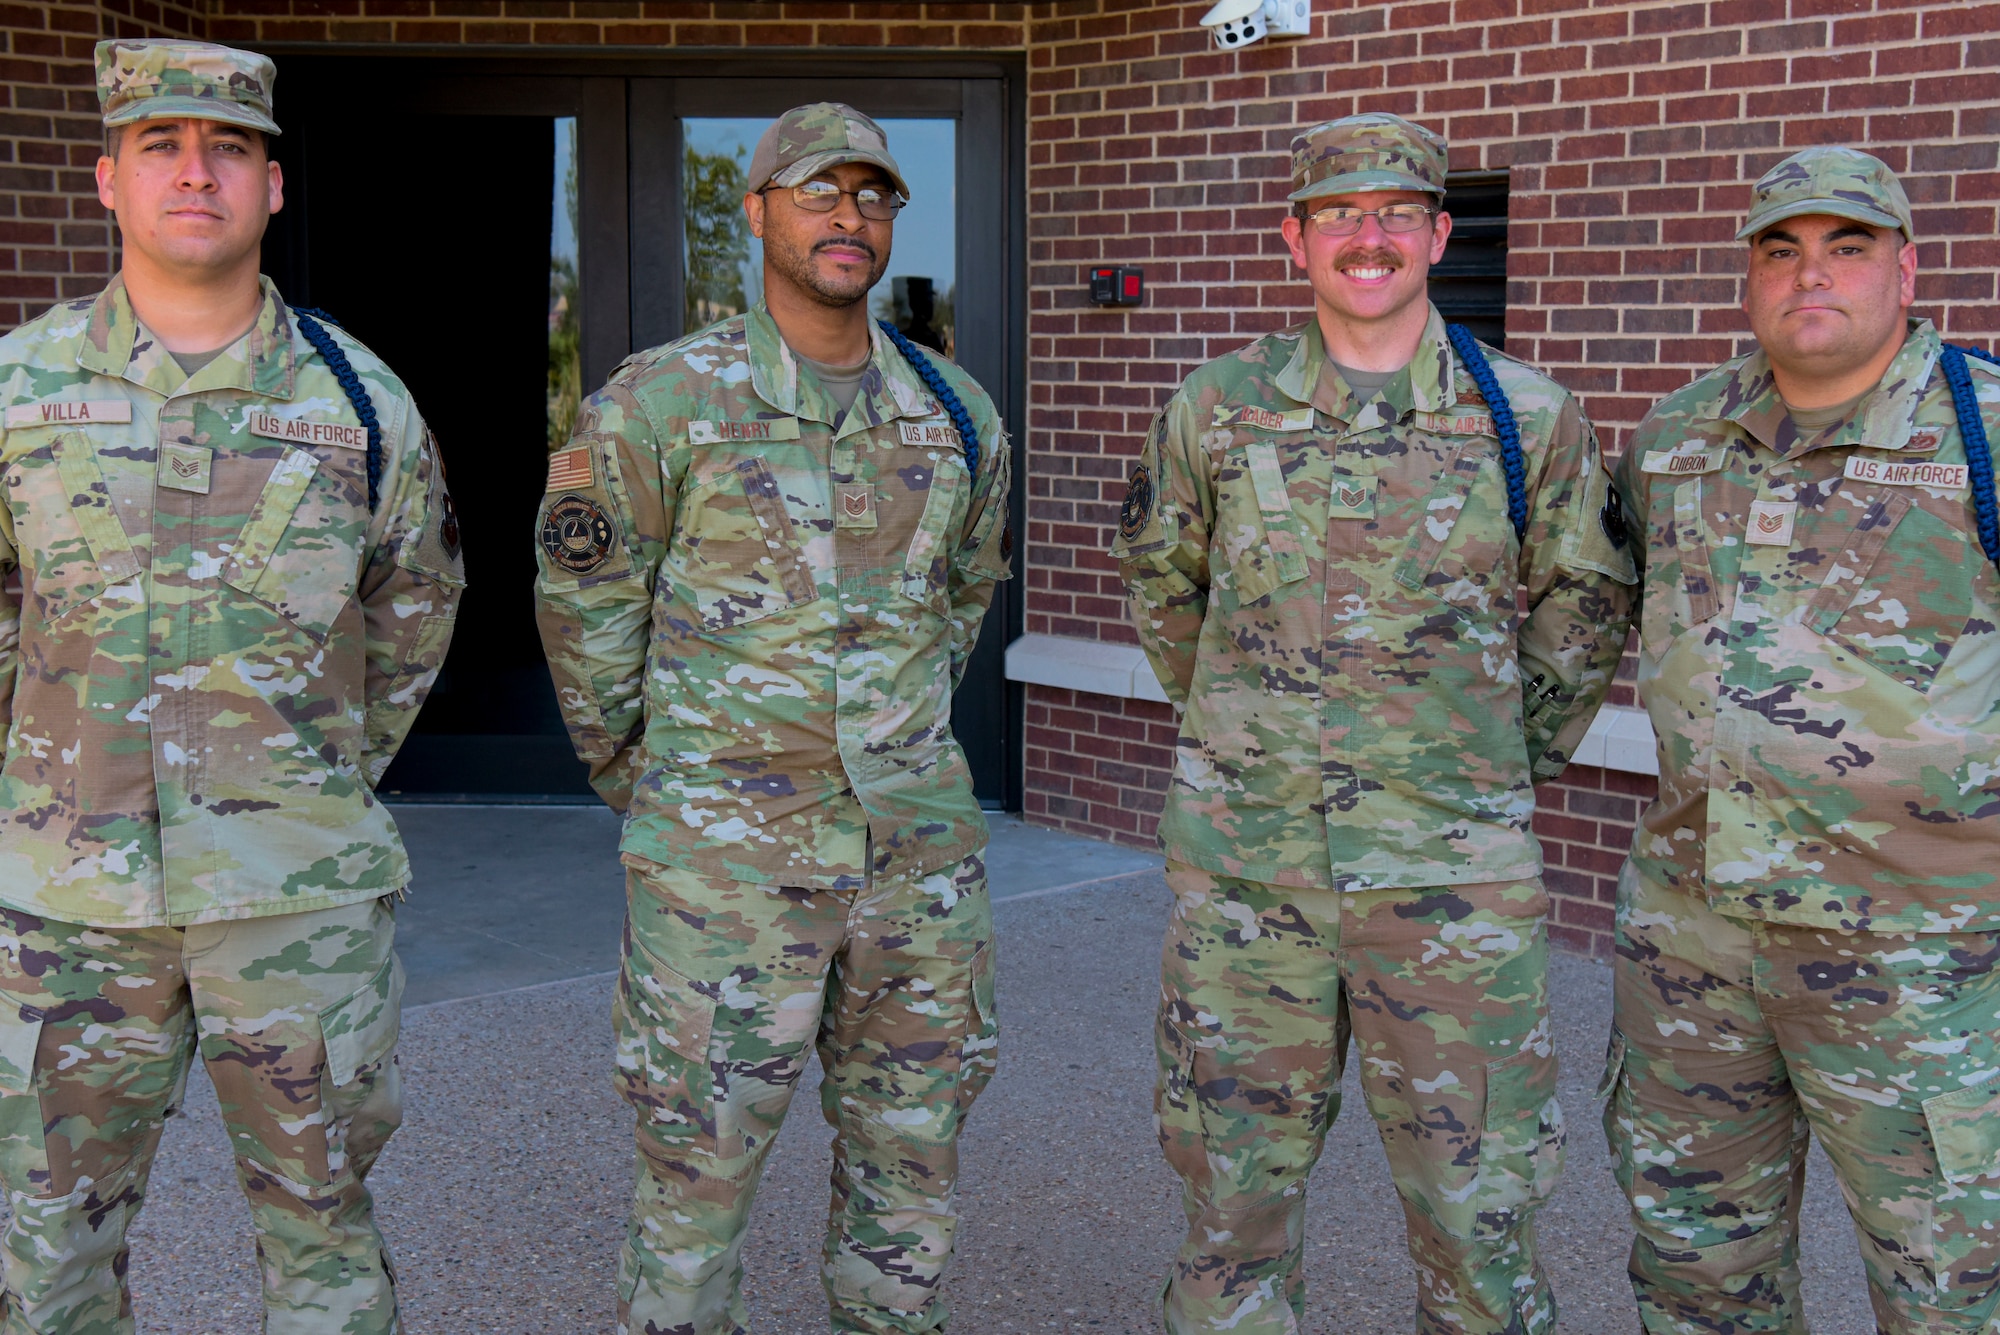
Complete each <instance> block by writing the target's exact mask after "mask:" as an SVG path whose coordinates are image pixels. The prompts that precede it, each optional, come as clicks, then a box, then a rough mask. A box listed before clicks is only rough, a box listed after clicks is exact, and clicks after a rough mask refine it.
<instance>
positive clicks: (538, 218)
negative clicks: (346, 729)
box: [264, 59, 629, 801]
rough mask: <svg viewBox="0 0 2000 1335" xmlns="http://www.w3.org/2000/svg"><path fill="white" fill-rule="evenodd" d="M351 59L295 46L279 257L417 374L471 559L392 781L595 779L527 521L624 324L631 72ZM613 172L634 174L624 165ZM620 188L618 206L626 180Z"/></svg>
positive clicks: (424, 791) (566, 792)
mask: <svg viewBox="0 0 2000 1335" xmlns="http://www.w3.org/2000/svg"><path fill="white" fill-rule="evenodd" d="M341 64H342V63H341V62H338V61H315V60H309V59H301V60H297V61H288V62H287V64H286V78H287V82H288V83H291V84H292V86H293V88H294V89H295V91H294V93H293V96H292V98H291V100H290V102H289V105H290V106H291V107H292V108H293V109H294V110H293V113H292V114H291V116H289V117H288V118H287V119H286V122H285V130H286V133H285V134H284V136H283V137H282V138H281V139H280V140H279V141H278V142H277V151H278V157H279V162H280V164H281V166H282V167H283V169H284V171H285V175H286V185H287V196H288V198H287V200H286V207H285V209H284V210H283V211H282V212H280V213H279V214H278V215H277V217H276V218H274V219H273V220H272V228H271V231H270V233H269V235H268V237H267V242H266V253H265V257H264V259H265V271H266V272H267V273H269V274H270V275H271V276H272V278H273V280H274V281H276V282H277V284H278V287H279V290H280V291H281V292H283V293H284V294H285V296H286V297H287V298H288V299H290V300H291V301H292V302H294V303H296V304H298V305H302V306H315V307H319V308H321V309H323V310H325V311H326V312H327V313H328V314H329V315H331V316H332V317H333V318H334V319H335V320H336V321H338V322H339V323H340V324H341V325H342V326H343V327H345V328H346V329H347V330H348V331H349V332H350V333H352V334H353V335H354V336H355V337H356V338H358V339H360V340H361V341H362V342H363V343H365V344H367V345H368V346H369V347H370V348H371V349H372V350H374V351H375V352H376V353H378V354H380V355H381V357H382V358H383V359H384V360H385V361H386V362H388V364H389V365H390V366H391V367H392V368H393V369H394V370H395V371H396V373H397V374H398V375H400V376H401V377H402V378H403V380H404V381H405V383H407V384H408V385H409V386H410V389H411V392H412V393H413V394H414V395H415V396H416V401H417V404H418V406H419V408H421V409H422V411H423V413H424V417H425V421H426V423H427V424H428V425H429V426H430V428H431V431H432V433H433V435H434V436H435V437H436V439H437V442H438V450H439V453H440V454H441V456H442V458H443V460H444V466H445V473H446V476H447V477H448V478H449V480H450V484H451V490H452V498H453V502H454V505H455V507H456V509H457V511H458V515H459V528H460V532H461V534H462V541H463V543H464V548H465V564H466V573H467V579H468V585H467V589H466V594H465V598H464V601H463V603H462V604H461V606H460V611H459V621H458V628H457V631H456V633H455V635H454V636H453V639H452V645H451V652H450V654H449V656H448V657H447V658H446V660H445V664H444V669H443V671H442V672H441V673H440V674H439V677H438V681H437V684H436V686H435V688H434V689H433V690H432V692H431V696H430V698H429V700H428V701H427V702H426V703H425V705H424V709H423V712H422V713H421V714H419V715H418V718H417V721H416V724H415V726H414V728H413V729H412V731H411V734H410V737H409V739H408V741H407V742H405V744H404V746H403V749H402V751H401V752H400V753H399V754H398V756H397V758H396V761H395V763H394V764H393V765H392V766H391V767H390V769H389V772H388V774H387V775H385V776H384V778H383V781H382V784H381V788H382V791H383V792H384V793H385V794H387V795H389V796H391V797H401V798H412V797H429V798H436V797H441V796H488V797H505V798H508V799H513V800H519V799H523V798H528V799H539V800H550V799H555V800H576V801H591V800H595V799H594V796H593V794H592V793H591V792H590V788H589V785H588V784H587V783H586V782H585V775H584V769H583V767H582V766H581V765H580V764H578V762H577V760H576V757H575V754H574V752H573V751H572V750H571V748H570V743H569V738H568V736H567V734H566V732H565V730H564V727H563V721H562V716H561V714H560V713H559V711H558V710H557V708H556V704H555V695H554V691H553V689H552V687H551V685H550V681H549V675H548V668H547V665H546V664H545V663H544V661H543V658H542V651H541V640H540V637H539V635H538V634H537V633H536V629H535V619H534V604H533V600H532V589H533V582H534V578H535V561H534V549H533V547H532V546H531V545H530V535H531V534H532V532H533V530H534V519H535V511H536V507H537V505H538V504H539V503H540V500H541V491H542V484H543V479H544V477H545V476H546V474H547V465H546V462H545V461H546V458H547V454H548V451H549V450H550V449H551V448H552V447H553V446H554V445H555V444H557V443H559V442H561V441H563V440H566V439H567V438H568V435H569V431H570V428H571V426H572V425H573V424H574V422H575V420H576V412H577V406H578V402H579V400H580V398H581V396H582V394H584V393H585V392H587V390H586V386H594V385H595V384H596V383H599V382H601V381H602V379H603V377H604V375H605V374H606V373H607V372H608V370H609V368H610V366H612V365H615V364H616V362H617V360H618V358H620V357H622V356H624V354H625V351H626V345H627V342H628V339H629V334H628V332H627V325H626V319H627V311H628V309H629V306H628V298H627V295H626V291H625V286H626V285H625V283H624V282H623V269H624V261H625V256H624V253H623V246H622V241H623V237H622V235H620V236H618V237H616V238H614V244H613V245H611V246H609V247H606V246H603V245H599V246H595V247H593V246H590V245H587V244H586V242H587V241H589V240H591V239H592V238H591V237H590V236H589V235H588V232H589V228H588V225H587V224H588V222H589V221H593V219H591V218H589V217H588V216H587V215H589V214H590V213H591V211H592V209H593V206H595V208H596V211H598V212H603V211H605V209H604V205H605V202H606V201H604V200H603V199H602V196H603V195H604V194H605V193H606V185H607V182H606V180H605V179H604V178H605V177H607V176H611V175H612V172H611V171H610V170H609V169H611V168H620V169H622V166H623V163H622V158H623V145H622V135H623V132H624V124H623V120H624V118H623V110H624V108H623V81H622V80H609V81H596V80H584V79H576V78H554V79H534V78H513V79H499V80H469V79H454V78H450V77H444V78H438V79H431V80H425V79H414V80H401V79H397V80H391V79H382V80H379V81H376V82H375V84H374V85H372V86H379V87H380V88H381V89H382V90H383V95H382V96H381V98H379V99H378V98H376V97H374V96H372V95H371V97H370V99H369V104H370V105H369V106H368V108H367V109H366V110H365V111H356V110H354V109H353V107H352V98H350V97H347V96H344V95H342V94H340V93H339V92H338V91H337V86H346V87H352V86H354V85H352V84H341V82H340V76H339V69H338V68H337V67H339V66H341ZM322 83H328V84H332V85H336V87H330V88H328V89H327V90H326V91H325V92H322V91H320V87H319V86H320V85H321V84H322ZM606 83H608V84H609V87H608V88H607V87H606V86H605V84H606ZM392 90H393V91H392ZM607 93H608V94H609V95H610V96H609V97H607V96H606V94H607ZM607 103H609V105H607ZM322 108H323V109H324V110H323V111H319V112H318V114H315V112H316V110H317V109H322ZM607 112H609V114H608V115H607V114H606V113H607ZM607 129H608V130H609V131H610V132H611V133H610V134H609V135H608V136H607V134H606V133H605V132H606V130H607ZM607 139H608V140H609V142H607ZM384 145H404V146H406V147H420V148H421V150H422V151H407V152H385V151H384ZM610 184H611V185H613V186H615V187H616V189H617V190H618V191H622V189H623V173H622V170H619V171H618V172H617V173H616V175H615V177H613V179H612V180H611V182H610ZM593 190H594V191H595V197H594V196H593ZM609 205H610V209H609V211H611V212H612V213H613V214H614V215H615V216H616V217H617V218H618V219H619V220H620V221H621V222H622V218H623V215H624V199H623V195H622V193H617V194H615V195H614V197H613V198H612V199H611V200H610V201H609ZM600 230H601V229H600ZM607 269H608V270H609V272H608V273H607V272H606V270H607ZM593 280H594V282H595V286H594V287H593V286H592V283H593Z"/></svg>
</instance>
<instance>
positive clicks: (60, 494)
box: [7, 434, 139, 625]
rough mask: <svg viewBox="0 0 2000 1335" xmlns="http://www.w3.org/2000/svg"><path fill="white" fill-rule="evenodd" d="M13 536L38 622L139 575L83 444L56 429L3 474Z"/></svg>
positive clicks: (51, 620) (101, 477)
mask: <svg viewBox="0 0 2000 1335" xmlns="http://www.w3.org/2000/svg"><path fill="white" fill-rule="evenodd" d="M7 483H8V490H9V491H10V492H11V493H12V494H11V496H10V500H11V501H12V504H13V509H14V534H15V538H16V540H17V545H18V546H19V548H20V550H21V554H22V557H23V559H24V564H25V565H27V566H28V568H29V571H30V573H31V580H30V583H29V585H28V591H29V593H30V594H31V596H32V597H33V598H34V599H35V600H36V602H37V603H38V604H39V605H40V611H41V616H42V621H43V623H44V624H45V625H54V624H56V623H57V622H59V621H61V620H63V619H64V618H65V617H67V616H68V615H69V614H70V613H72V612H74V611H75V610H76V609H77V608H79V607H82V606H84V605H86V604H88V603H89V602H91V601H92V600H93V599H95V598H97V597H99V596H100V595H102V594H103V592H104V590H105V589H106V588H108V587H110V586H111V585H113V584H118V583H121V582H123V581H125V580H129V579H132V578H134V577H135V576H137V575H138V574H139V559H138V557H137V555H136V554H135V553H134V552H133V550H132V544H131V542H130V540H129V539H128V538H127V537H126V536H125V529H124V526H123V525H122V524H120V523H119V522H118V516H117V514H116V513H115V512H114V511H113V510H112V508H111V494H110V491H109V489H108V488H107V487H106V486H105V484H104V474H103V472H102V471H101V470H100V469H99V468H98V466H97V460H96V458H95V457H94V456H93V455H92V453H91V449H90V442H89V441H88V440H86V439H85V438H83V437H82V436H78V435H74V434H65V435H58V436H56V437H55V438H54V439H53V440H51V441H50V443H49V445H48V446H47V447H46V448H44V449H40V450H36V451H34V452H33V453H31V454H29V455H27V456H26V457H24V458H22V459H21V460H19V461H18V462H17V463H16V465H15V466H14V468H13V470H11V471H10V472H9V474H8V477H7Z"/></svg>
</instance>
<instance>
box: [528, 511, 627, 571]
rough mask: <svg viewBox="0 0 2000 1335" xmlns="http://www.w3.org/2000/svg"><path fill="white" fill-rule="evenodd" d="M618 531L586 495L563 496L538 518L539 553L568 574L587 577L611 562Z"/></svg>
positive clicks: (616, 543) (604, 513)
mask: <svg viewBox="0 0 2000 1335" xmlns="http://www.w3.org/2000/svg"><path fill="white" fill-rule="evenodd" d="M617 545H618V529H617V526H616V525H614V524H613V523H612V522H611V516H610V515H609V514H607V513H606V512H605V509H604V507H603V506H601V505H599V504H598V503H597V502H596V501H594V500H592V499H590V498H589V497H588V496H575V495H570V496H563V497H560V498H559V499H557V500H556V501H555V502H554V503H553V504H552V505H550V506H549V509H548V513H547V514H546V515H545V516H543V518H542V550H543V551H545V552H547V553H548V554H549V560H551V561H553V562H555V563H556V564H557V565H558V566H561V567H562V568H563V569H564V570H567V571H568V572H569V573H570V574H572V575H588V574H590V573H591V572H592V571H594V570H596V569H598V568H599V567H601V566H602V565H603V564H604V563H605V562H606V561H609V560H610V559H611V553H612V552H613V550H615V549H616V547H617Z"/></svg>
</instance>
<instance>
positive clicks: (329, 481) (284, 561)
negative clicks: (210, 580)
mask: <svg viewBox="0 0 2000 1335" xmlns="http://www.w3.org/2000/svg"><path fill="white" fill-rule="evenodd" d="M347 491H348V488H347V485H346V484H345V483H344V482H342V481H341V480H340V479H339V478H338V477H336V476H334V475H333V474H332V473H330V472H323V471H322V470H321V469H320V466H319V459H318V458H317V457H316V456H315V455H313V454H311V453H309V452H308V451H305V450H287V451H286V452H285V453H284V455H282V456H281V457H280V458H279V459H278V460H277V462H276V463H274V464H273V465H272V466H271V473H270V476H269V477H267V478H265V479H264V490H263V492H262V493H261V494H260V495H259V496H258V497H257V504H256V506H255V507H254V508H253V509H252V510H251V511H250V517H249V518H248V519H246V520H245V521H244V523H243V527H242V529H241V530H239V531H238V533H237V535H236V541H235V542H234V544H232V546H231V548H230V555H229V560H228V561H227V562H225V563H224V565H223V567H222V570H221V572H220V578H221V580H222V582H223V583H224V584H227V585H228V586H229V587H231V588H232V589H236V590H239V591H240V592H243V593H247V594H249V595H250V596H251V597H252V598H255V599H256V600H257V601H258V602H260V603H264V604H265V605H267V606H269V607H271V608H273V609H275V610H276V611H277V612H278V613H279V614H280V615H281V616H283V617H284V618H285V619H286V620H288V621H290V622H292V623H293V624H294V625H296V626H298V627H299V629H301V630H303V631H305V632H306V633H307V634H308V635H310V636H312V637H313V638H314V639H316V640H324V639H325V638H326V636H327V633H328V632H329V631H331V630H332V629H333V623H334V622H335V621H336V620H337V619H338V618H339V616H340V613H341V609H343V608H345V607H346V606H347V604H348V601H349V600H350V599H352V598H353V597H354V590H355V586H356V584H357V583H358V582H359V580H360V574H361V536H362V534H363V532H364V531H365V530H366V529H367V526H368V512H367V509H366V508H365V502H366V498H365V497H354V496H350V495H348V494H347Z"/></svg>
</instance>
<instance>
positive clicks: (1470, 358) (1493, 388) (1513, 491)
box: [1444, 324, 1528, 539]
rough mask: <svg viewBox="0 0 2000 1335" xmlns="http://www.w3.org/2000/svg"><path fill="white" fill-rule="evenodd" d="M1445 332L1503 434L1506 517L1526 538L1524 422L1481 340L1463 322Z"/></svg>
mask: <svg viewBox="0 0 2000 1335" xmlns="http://www.w3.org/2000/svg"><path fill="white" fill-rule="evenodd" d="M1444 333H1445V337H1446V338H1449V339H1450V340H1451V350H1452V351H1453V352H1456V353H1457V354H1458V360H1459V361H1460V362H1461V363H1462V364H1463V365H1464V366H1465V369H1466V371H1467V372H1468V373H1470V374H1471V376H1472V382H1473V383H1474V384H1476V385H1478V386H1479V393H1480V397H1482V398H1484V399H1485V400H1486V408H1487V411H1488V412H1491V413H1492V414H1493V430H1494V433H1495V434H1496V435H1498V436H1499V437H1500V468H1501V471H1502V472H1504V473H1505V474H1506V475H1507V518H1509V519H1511V520H1513V521H1514V536H1515V537H1516V538H1517V539H1519V538H1525V537H1526V536H1527V534H1528V469H1527V465H1525V464H1523V463H1522V462H1521V426H1520V424H1519V423H1518V422H1516V421H1515V420H1514V405H1513V404H1511V403H1509V402H1507V395H1506V393H1505V392H1504V391H1502V390H1501V388H1500V381H1499V378H1498V377H1496V376H1495V375H1494V374H1493V367H1492V364H1491V363H1489V362H1488V361H1487V360H1486V354H1485V353H1484V352H1482V351H1480V349H1479V340H1478V339H1476V338H1474V337H1473V336H1472V331H1471V330H1470V329H1467V328H1466V327H1465V326H1464V325H1462V324H1448V325H1446V326H1445V327H1444Z"/></svg>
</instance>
